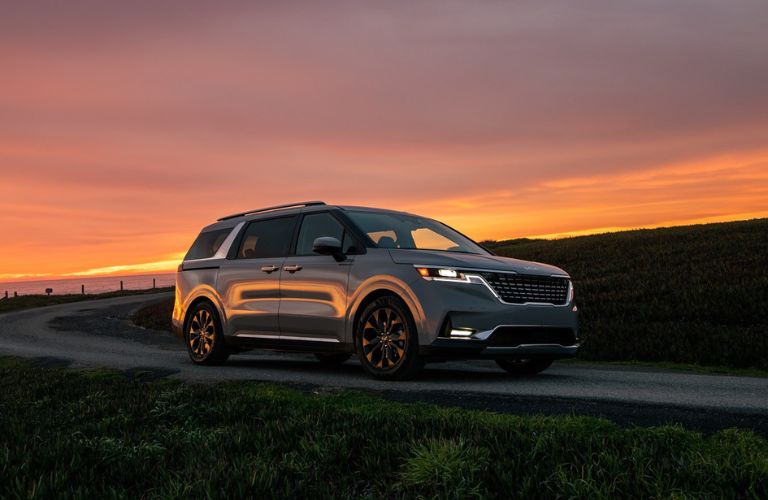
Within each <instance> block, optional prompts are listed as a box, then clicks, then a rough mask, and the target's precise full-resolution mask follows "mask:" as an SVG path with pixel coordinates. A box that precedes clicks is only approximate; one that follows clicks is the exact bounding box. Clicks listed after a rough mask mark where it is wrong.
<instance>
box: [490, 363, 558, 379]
mask: <svg viewBox="0 0 768 500" xmlns="http://www.w3.org/2000/svg"><path fill="white" fill-rule="evenodd" d="M496 364H497V365H499V366H500V367H501V368H502V369H504V370H505V371H506V372H508V373H511V374H513V375H536V374H537V373H541V372H543V371H544V370H546V369H547V368H549V367H550V365H552V360H551V359H497V360H496Z"/></svg>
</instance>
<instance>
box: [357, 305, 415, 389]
mask: <svg viewBox="0 0 768 500" xmlns="http://www.w3.org/2000/svg"><path fill="white" fill-rule="evenodd" d="M355 347H356V348H357V355H358V357H359V358H360V363H361V364H362V365H363V368H364V369H365V371H367V372H368V373H369V374H371V375H372V376H373V377H375V378H378V379H382V380H407V379H410V378H413V377H415V376H416V375H418V373H419V372H420V371H421V369H422V368H423V367H424V360H423V359H422V358H421V357H419V352H418V351H419V338H418V334H417V332H416V325H415V323H414V321H413V317H412V316H411V313H410V311H409V310H408V307H407V306H406V305H405V304H404V303H403V301H402V300H400V299H398V298H397V297H393V296H385V297H379V298H378V299H376V300H374V301H373V302H371V303H370V304H368V305H367V306H366V308H365V309H363V312H362V314H360V319H359V320H358V322H357V325H356V329H355Z"/></svg>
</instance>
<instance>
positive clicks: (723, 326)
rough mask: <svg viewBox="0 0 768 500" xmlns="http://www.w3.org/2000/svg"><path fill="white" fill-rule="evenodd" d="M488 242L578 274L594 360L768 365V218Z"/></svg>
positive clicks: (585, 352) (587, 347)
mask: <svg viewBox="0 0 768 500" xmlns="http://www.w3.org/2000/svg"><path fill="white" fill-rule="evenodd" d="M483 244H484V245H485V246H486V247H488V248H489V249H491V250H493V251H494V252H496V253H497V254H499V255H503V256H507V257H515V258H519V259H525V260H532V261H538V262H546V263H548V264H554V265H556V266H559V267H562V268H563V269H565V270H566V271H568V272H569V273H570V274H571V276H572V278H573V282H574V286H575V290H576V303H577V305H578V306H579V309H580V311H581V316H580V318H581V328H582V338H583V339H584V344H583V349H582V351H581V354H580V356H581V357H582V358H584V359H590V360H611V361H619V360H637V361H667V362H674V363H695V364H700V365H720V366H729V367H734V368H761V369H766V368H768V219H756V220H751V221H742V222H728V223H718V224H704V225H695V226H680V227H673V228H661V229H643V230H636V231H625V232H619V233H608V234H600V235H592V236H580V237H574V238H564V239H559V240H529V239H519V240H509V241H498V242H483Z"/></svg>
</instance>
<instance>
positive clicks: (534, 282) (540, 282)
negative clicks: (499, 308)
mask: <svg viewBox="0 0 768 500" xmlns="http://www.w3.org/2000/svg"><path fill="white" fill-rule="evenodd" d="M482 276H483V278H485V281H487V282H488V284H489V285H491V288H493V290H494V291H495V292H496V293H497V294H498V295H499V297H501V300H503V301H504V302H509V303H512V304H524V303H526V302H538V303H542V304H555V305H564V304H565V303H566V301H567V300H568V278H553V277H551V276H526V275H521V274H511V273H488V272H486V273H482Z"/></svg>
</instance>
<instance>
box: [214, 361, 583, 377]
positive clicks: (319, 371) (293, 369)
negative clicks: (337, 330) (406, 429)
mask: <svg viewBox="0 0 768 500" xmlns="http://www.w3.org/2000/svg"><path fill="white" fill-rule="evenodd" d="M226 366H227V367H232V368H236V367H241V368H249V369H256V370H258V369H269V370H275V371H281V372H285V373H286V374H288V373H293V374H296V373H301V374H302V375H305V376H313V375H314V376H322V375H325V376H330V377H333V378H336V377H339V378H342V377H343V378H350V379H367V378H370V377H369V375H368V374H366V373H365V372H364V371H363V369H362V368H361V367H360V365H359V363H357V362H355V361H347V362H346V363H343V364H341V365H329V364H325V363H321V362H319V361H316V360H314V359H291V358H288V357H285V358H282V357H281V358H277V359H269V358H267V359H265V358H253V357H250V358H246V357H242V358H238V357H231V358H229V360H228V361H227V364H226ZM568 378H569V377H568V376H567V375H563V374H559V373H547V372H544V373H540V374H538V375H534V376H517V375H511V374H509V373H506V372H505V371H503V370H501V369H496V368H495V366H494V365H489V366H487V367H486V366H477V365H470V364H467V366H466V367H461V366H459V367H457V366H456V364H455V363H451V364H443V363H432V364H427V365H426V367H425V369H424V370H423V371H422V372H421V374H420V375H419V377H418V378H416V379H415V381H417V382H430V381H434V382H442V383H444V382H472V381H477V382H488V381H493V382H504V381H508V382H510V383H514V382H517V381H523V380H525V381H528V382H530V381H541V382H547V383H549V382H552V381H554V380H557V379H568Z"/></svg>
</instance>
